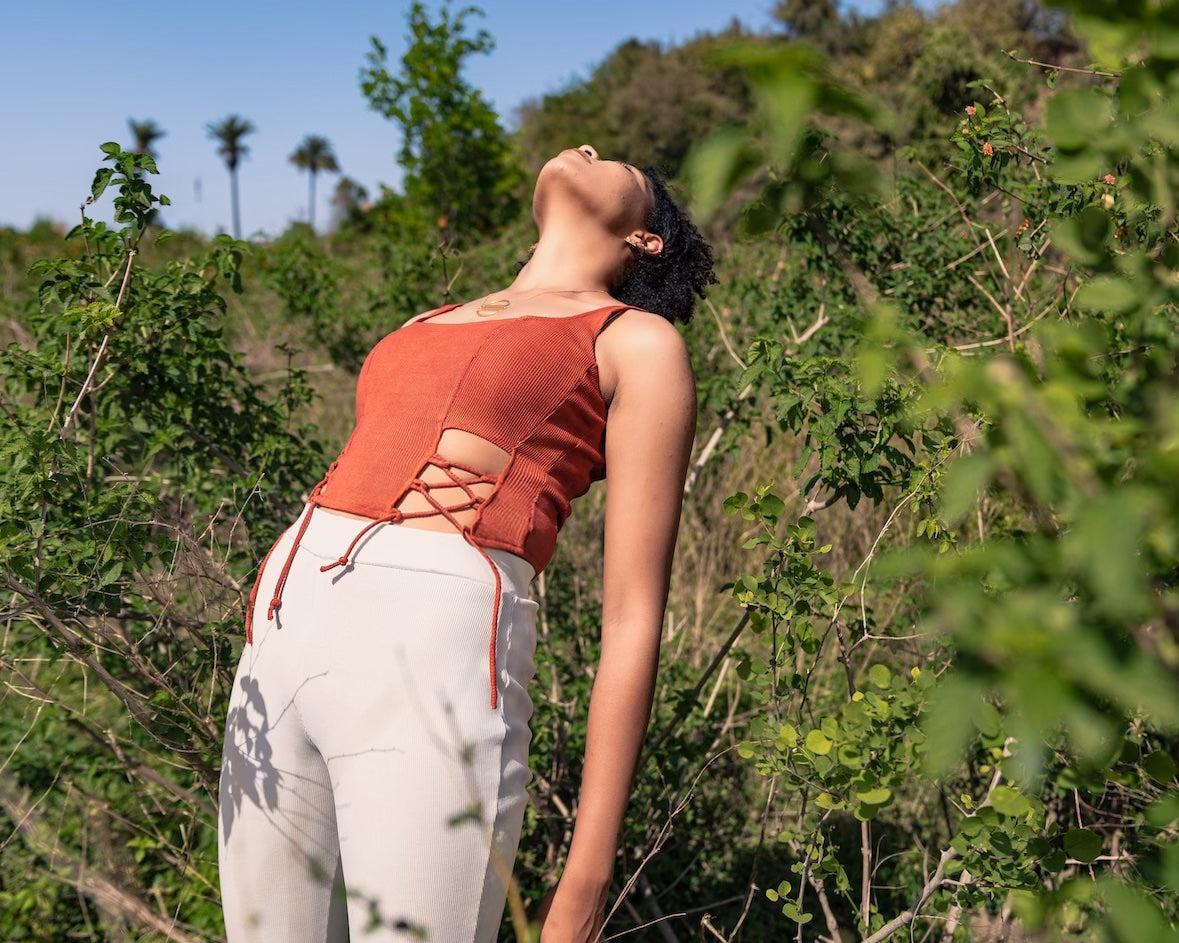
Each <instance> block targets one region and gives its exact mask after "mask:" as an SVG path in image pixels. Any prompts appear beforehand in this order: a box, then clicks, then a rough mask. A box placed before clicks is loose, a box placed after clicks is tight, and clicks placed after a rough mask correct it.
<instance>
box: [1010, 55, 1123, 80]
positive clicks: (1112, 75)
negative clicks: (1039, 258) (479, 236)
mask: <svg viewBox="0 0 1179 943" xmlns="http://www.w3.org/2000/svg"><path fill="white" fill-rule="evenodd" d="M1003 55H1005V56H1006V57H1007V58H1008V59H1010V60H1011V61H1012V62H1022V63H1023V64H1024V65H1034V66H1037V67H1038V68H1041V69H1052V70H1053V71H1054V72H1075V73H1077V74H1078V75H1099V76H1101V77H1102V78H1106V79H1120V78H1121V77H1122V73H1121V72H1102V71H1101V70H1100V69H1078V68H1075V67H1073V66H1069V65H1060V64H1058V63H1053V62H1040V61H1039V60H1037V59H1021V58H1019V56H1017V55H1015V53H1013V52H1011V51H1010V50H1007V49H1004V50H1003Z"/></svg>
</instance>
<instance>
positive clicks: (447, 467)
mask: <svg viewBox="0 0 1179 943" xmlns="http://www.w3.org/2000/svg"><path fill="white" fill-rule="evenodd" d="M426 464H427V465H432V466H434V467H435V468H437V469H439V470H440V471H442V472H443V473H444V474H445V475H446V477H447V478H449V479H450V481H451V482H452V484H445V483H443V482H437V483H434V484H431V483H430V482H427V481H423V480H422V479H421V477H417V478H414V479H413V480H412V481H411V482H410V484H409V487H408V488H407V489H406V490H407V492H408V491H415V492H417V493H418V494H420V495H421V496H422V497H423V498H425V500H426V501H427V502H428V503H429V504H430V506H431V509H430V510H424V511H410V512H408V513H407V512H405V511H402V510H401V509H400V508H396V507H395V508H391V509H390V510H389V512H388V513H387V514H384V515H382V516H381V517H379V518H376V519H374V520H371V521H369V522H368V523H367V524H365V525H364V527H363V528H361V530H360V533H358V534H357V535H356V536H355V537H353V538H352V542H351V543H350V544H349V545H348V548H347V549H346V550H345V551H344V554H343V556H341V557H340V558H339V559H338V560H335V561H333V562H331V563H328V564H325V565H324V566H321V567H320V568H319V572H321V573H327V572H329V571H330V570H334V569H335V568H336V567H340V566H347V565H348V564H349V562H351V558H352V552H353V551H354V550H355V549H356V547H357V545H358V544H359V543H360V542H361V541H362V540H363V539H364V537H365V535H367V534H368V533H369V532H370V531H371V530H373V529H374V528H376V527H380V526H381V525H383V524H400V523H401V522H402V521H407V520H413V519H414V518H421V517H434V516H435V515H441V516H442V517H445V518H446V519H447V520H448V521H449V522H450V523H451V524H452V525H453V526H454V528H455V530H457V531H458V532H459V533H460V534H461V535H462V537H463V539H464V540H465V541H466V542H467V543H468V544H470V545H471V546H472V547H474V548H475V550H476V551H477V552H478V553H479V556H481V557H482V558H483V559H484V560H485V561H487V565H488V566H489V567H491V572H492V574H493V576H494V577H495V597H494V599H493V600H492V604H491V641H490V646H489V654H488V662H489V672H490V678H491V707H492V709H494V708H495V707H496V706H497V704H498V703H499V685H498V683H497V678H496V674H497V671H496V658H495V648H496V640H497V636H498V632H499V602H500V597H501V595H502V592H503V577H502V576H501V574H500V572H499V567H497V566H496V565H495V561H494V560H492V559H491V556H490V555H489V554H488V553H487V551H486V550H484V549H483V548H482V547H481V546H479V544H478V543H476V542H475V538H474V534H473V532H472V531H473V527H474V525H473V524H463V523H460V522H459V520H458V519H457V518H456V517H455V514H457V513H460V512H462V511H469V510H474V511H475V524H477V523H478V522H479V516H480V513H481V512H482V510H483V504H484V503H485V502H486V501H487V499H488V498H489V497H491V495H480V494H476V493H475V492H474V491H473V490H471V485H476V484H489V485H491V486H492V488H493V493H494V488H495V487H496V486H498V485H499V475H490V474H487V473H485V472H481V471H479V470H478V469H475V468H471V467H470V466H468V465H464V464H462V463H461V462H455V461H451V460H450V459H447V458H443V457H442V456H441V455H437V454H435V455H432V456H430V458H428V459H427V460H426ZM334 468H335V464H334V463H333V465H332V468H329V469H328V475H330V474H331V472H332V469H334ZM455 469H458V470H459V471H462V472H466V473H467V474H469V475H472V476H473V477H471V478H460V477H459V476H458V475H457V474H455V472H454V470H455ZM326 484H327V476H325V477H324V479H323V481H321V482H320V483H319V484H318V485H316V486H315V488H313V489H312V491H311V496H310V498H309V499H308V502H307V503H308V504H309V505H310V509H309V510H308V511H307V514H306V515H305V516H304V518H303V522H302V524H300V526H299V530H298V531H297V532H296V534H295V542H294V544H293V545H292V546H291V551H290V553H289V554H288V555H287V560H286V563H285V564H284V565H283V568H282V572H280V573H279V576H278V582H277V583H276V584H275V587H274V596H273V598H272V599H271V600H270V607H269V609H267V612H266V618H267V619H273V618H274V613H275V612H276V611H278V610H279V609H281V608H282V598H281V597H282V590H283V586H284V585H285V584H286V580H287V574H288V573H289V572H290V569H291V565H292V563H293V562H294V559H295V553H296V551H297V550H298V549H299V542H300V541H301V540H302V539H303V534H304V533H306V531H307V524H308V522H309V521H310V520H311V515H312V513H313V512H314V510H315V507H316V506H317V504H318V502H317V501H316V500H315V499H316V498H317V497H318V496H319V493H320V492H321V491H322V490H323V487H324V485H326ZM437 487H443V488H450V487H458V488H461V489H462V491H463V493H464V494H465V495H466V500H465V501H462V502H460V503H458V504H452V505H444V504H442V502H440V501H439V500H438V499H437V498H435V497H434V495H432V494H431V493H430V489H431V488H437ZM271 549H272V550H273V548H271ZM266 557H267V559H269V557H270V554H267V555H266ZM265 566H266V560H263V561H262V567H263V568H265ZM260 572H261V570H260V571H259V573H260ZM254 589H255V591H256V590H257V584H256V583H255V585H254ZM253 608H254V594H253V593H251V595H250V610H251V611H252V610H253ZM252 640H253V638H252V633H251V630H250V620H249V613H247V616H246V641H247V642H250V641H252Z"/></svg>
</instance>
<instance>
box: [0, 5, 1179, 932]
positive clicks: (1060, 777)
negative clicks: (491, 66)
mask: <svg viewBox="0 0 1179 943" xmlns="http://www.w3.org/2000/svg"><path fill="white" fill-rule="evenodd" d="M775 17H776V20H775V21H776V23H777V24H778V27H777V29H776V31H775V33H774V34H773V35H756V36H755V35H749V34H748V33H746V32H745V31H744V30H742V29H741V28H740V27H739V26H737V25H735V26H734V27H733V28H731V29H730V30H729V31H728V32H726V33H725V34H724V35H720V36H700V37H697V38H696V39H694V40H692V41H690V42H688V43H686V44H684V45H682V46H678V47H674V48H667V47H663V46H659V45H657V44H645V43H640V42H637V41H630V42H627V43H624V44H622V45H621V46H620V47H618V49H617V50H615V51H614V53H612V54H611V55H610V56H609V57H608V58H607V59H606V60H605V61H603V62H602V63H601V64H600V65H599V66H598V67H597V68H596V69H595V70H594V71H593V73H592V74H591V75H590V76H589V77H587V78H586V79H585V80H584V81H582V82H578V83H575V84H573V85H571V86H570V87H568V88H567V89H565V90H563V91H561V92H559V93H556V94H552V95H548V96H545V97H544V98H541V99H538V100H536V101H533V102H531V103H529V104H528V105H527V106H526V107H525V108H523V109H522V110H521V112H520V114H519V116H518V129H517V130H515V131H513V132H511V133H509V132H508V131H506V130H505V125H504V123H503V122H502V121H501V119H500V118H499V116H497V115H495V114H494V112H493V111H491V110H490V109H489V108H488V107H487V106H486V103H485V101H484V100H483V99H482V96H481V95H480V93H479V92H478V90H476V89H473V88H470V87H469V86H467V85H466V84H465V83H464V81H463V79H462V72H461V66H462V62H463V60H464V58H466V57H468V56H470V55H475V54H479V53H481V52H484V51H486V50H487V49H488V48H490V44H491V43H492V42H493V40H492V38H491V37H490V36H487V35H486V34H485V33H482V32H480V31H477V30H476V29H475V27H476V25H477V19H478V11H471V10H467V11H464V12H462V13H458V14H455V13H453V12H452V11H450V10H449V9H444V10H443V12H441V13H440V14H439V18H438V19H433V20H432V19H430V17H429V15H428V14H427V13H426V12H425V10H424V8H423V7H422V6H421V5H419V4H415V5H413V7H412V8H411V10H410V12H409V15H408V17H407V22H408V25H409V34H410V38H411V43H410V48H409V51H408V52H407V53H406V56H405V58H404V59H403V60H402V61H401V62H400V63H394V62H390V61H389V59H388V55H387V50H386V49H385V47H384V46H383V45H382V44H381V42H380V41H379V39H374V41H373V46H372V50H371V52H370V54H369V56H368V57H367V59H366V61H365V63H363V64H360V65H361V69H362V88H361V90H360V92H359V93H360V94H363V95H364V96H365V97H366V98H367V100H368V101H369V102H370V104H372V105H373V107H374V108H376V109H377V110H379V111H381V113H382V114H385V115H386V116H387V117H389V118H390V120H393V121H395V122H397V123H398V124H399V125H400V126H401V128H402V131H403V139H404V140H405V142H406V146H405V149H404V150H403V152H402V154H401V155H400V161H401V163H402V166H403V168H404V169H405V173H406V178H405V179H406V185H405V191H404V192H403V193H383V194H379V195H374V196H373V198H372V199H371V200H370V199H368V198H367V195H364V194H361V193H360V192H358V191H357V190H356V188H355V187H354V186H353V185H351V184H348V185H346V186H343V187H342V188H341V190H340V191H339V194H340V199H339V200H338V203H337V206H338V210H339V212H338V220H337V225H335V227H334V228H333V230H332V231H331V232H330V233H329V234H327V235H317V234H316V233H315V232H314V231H312V229H310V228H309V227H307V226H305V225H296V226H293V227H292V228H291V229H290V230H289V231H288V232H286V233H284V234H282V235H281V236H280V237H278V238H276V239H274V240H273V241H271V242H267V243H261V242H252V243H251V242H245V241H239V240H236V239H232V238H230V237H228V236H218V237H216V238H213V239H205V238H202V237H199V236H196V235H194V234H191V233H178V234H170V233H168V232H166V231H163V230H162V229H161V228H160V227H158V226H157V225H155V220H156V219H157V217H156V216H155V215H154V214H156V213H159V212H161V210H160V206H161V203H160V199H161V198H160V195H159V194H157V193H155V192H154V190H153V189H152V176H153V174H154V172H155V169H156V168H155V162H154V160H153V158H152V157H151V155H150V153H148V152H146V151H145V150H142V149H140V150H138V151H137V150H127V149H124V148H123V147H121V146H120V145H118V144H115V143H109V144H103V145H102V149H101V151H99V149H98V147H97V146H96V149H95V157H96V163H98V164H100V169H99V170H98V171H97V174H96V177H95V179H94V185H93V190H94V196H95V198H96V199H97V198H99V197H100V196H101V195H102V194H103V193H104V192H105V193H107V195H108V196H109V194H112V193H113V194H114V200H115V207H116V222H115V225H114V226H106V225H103V224H100V223H95V222H92V221H89V220H87V221H85V222H83V223H82V224H81V225H80V226H78V227H75V228H74V229H73V230H72V231H71V232H70V233H69V234H68V235H66V234H62V233H59V232H57V231H55V229H54V227H52V226H50V225H48V224H45V225H38V226H37V227H34V229H33V230H31V231H29V232H24V233H20V232H13V231H0V298H2V301H0V318H2V320H0V337H2V339H3V341H4V342H5V343H6V344H7V346H6V347H5V349H4V350H3V352H2V353H0V377H2V379H3V386H2V387H0V407H2V409H3V413H4V422H3V424H0V485H2V487H0V579H2V580H3V587H4V595H3V597H2V600H0V618H2V620H3V621H2V626H3V633H4V635H3V643H2V645H0V681H2V684H0V744H3V745H4V749H3V752H2V755H0V828H2V834H3V835H4V836H5V838H4V841H3V844H2V845H0V848H2V849H3V854H2V855H0V937H2V938H3V939H6V940H13V941H18V940H19V941H36V943H59V941H64V940H111V941H139V940H143V941H157V940H174V941H194V943H195V941H209V943H211V941H216V940H221V939H223V927H222V925H221V918H220V911H219V908H218V891H217V882H216V812H215V806H216V785H217V782H216V780H217V770H218V766H219V763H220V759H219V754H220V740H221V733H222V724H223V718H224V711H225V705H226V703H227V698H228V689H229V685H230V684H231V680H232V671H233V665H234V663H235V659H236V656H237V654H238V653H239V652H240V650H241V646H242V644H243V642H244V639H243V630H242V619H243V612H244V606H245V601H246V598H247V597H248V594H249V588H250V586H251V583H252V578H253V574H254V572H255V568H256V566H257V563H258V561H259V559H260V557H261V554H262V553H263V552H264V551H265V549H266V547H267V546H269V544H270V542H271V541H272V540H273V539H274V538H275V536H276V535H277V534H278V533H279V532H280V530H281V529H282V528H283V527H285V526H286V524H287V523H288V522H289V521H290V520H291V519H292V518H293V516H294V514H295V513H296V511H297V508H298V506H299V504H300V502H301V501H302V500H303V498H304V497H305V495H306V492H307V490H308V489H309V488H310V487H311V486H312V485H313V484H314V483H315V482H316V481H317V480H318V479H319V477H320V475H321V474H322V472H323V469H324V468H325V467H326V464H327V462H328V461H329V460H330V458H331V456H332V455H334V454H335V451H336V450H337V449H338V448H339V447H340V446H341V445H342V443H343V441H344V438H345V437H346V435H347V432H348V430H349V428H350V413H351V395H352V387H353V384H354V381H355V373H356V371H357V370H358V368H359V365H360V363H361V362H362V360H363V358H364V356H365V354H366V352H367V351H368V349H369V348H370V346H371V345H372V343H374V342H375V341H376V340H377V339H378V338H380V337H381V336H383V335H384V334H385V333H387V332H388V331H390V330H392V329H394V328H396V327H398V326H399V325H400V324H401V323H403V322H404V321H405V320H406V319H407V318H409V317H410V316H412V315H414V314H416V313H418V312H420V311H422V310H425V309H428V308H431V307H434V306H436V305H439V304H442V303H444V302H446V301H447V300H449V299H452V298H462V297H469V296H475V295H478V294H482V293H484V292H486V291H488V290H490V289H491V288H493V287H496V286H499V285H502V284H504V283H505V282H506V281H508V280H509V279H510V278H511V277H512V274H513V273H514V271H515V268H516V265H517V264H518V262H519V261H520V260H521V259H522V258H524V256H525V255H526V253H527V251H528V250H527V247H528V244H529V243H530V242H531V241H532V240H533V238H534V230H533V228H532V224H531V221H530V219H529V218H528V216H527V209H526V207H527V202H528V201H527V196H528V193H527V181H528V180H529V179H531V175H532V174H534V173H535V171H536V169H537V168H538V167H539V166H540V164H541V163H542V162H543V160H545V159H546V158H547V156H549V155H551V154H552V153H553V152H555V151H556V150H559V149H561V148H563V147H566V146H570V145H575V144H578V143H581V142H583V141H589V142H591V143H593V144H594V145H595V146H596V147H597V148H598V149H599V151H600V152H602V153H603V154H604V155H608V156H615V155H616V156H620V157H624V158H625V159H627V160H629V161H631V162H634V163H637V164H640V165H646V164H653V165H660V166H662V167H664V168H666V171H667V172H668V173H669V174H670V175H671V176H672V177H673V178H674V179H675V180H676V185H677V188H678V190H679V192H680V193H682V194H683V195H684V196H685V198H686V199H689V200H690V201H691V202H692V204H693V206H694V207H695V210H696V212H697V215H698V217H699V218H700V220H701V222H702V225H704V226H705V228H707V230H708V231H709V233H710V234H711V237H712V238H713V240H714V242H715V244H716V246H717V251H718V263H719V264H718V274H719V275H720V277H721V283H720V284H719V285H718V286H716V288H715V290H714V291H713V292H712V293H711V295H710V298H709V300H708V302H707V303H706V304H703V305H701V306H700V308H699V310H698V313H697V317H696V319H695V320H694V322H693V323H692V324H691V325H690V326H688V327H687V328H685V337H686V338H687V339H688V342H689V346H690V348H691V351H692V356H693V363H694V366H695V369H696V372H697V376H698V383H699V391H700V403H699V405H700V415H699V423H698V428H699V433H698V439H697V442H696V447H695V451H694V455H693V461H692V466H691V469H690V474H689V479H688V482H687V486H686V489H685V498H684V520H683V526H682V530H681V534H680V540H679V546H678V550H677V559H676V565H675V572H674V574H673V582H672V591H671V599H670V602H669V606H668V613H667V619H666V626H665V634H664V647H663V652H664V657H663V667H662V669H661V674H660V680H659V690H658V693H657V697H656V706H655V710H654V717H653V720H652V727H651V735H650V738H649V742H648V747H647V750H646V753H645V755H644V758H643V761H642V765H641V769H640V774H639V777H638V781H637V783H636V786H635V795H634V799H633V802H632V805H631V808H630V813H629V816H628V824H627V829H626V834H625V839H624V844H623V847H622V849H621V850H620V853H619V859H618V864H617V868H616V888H615V890H616V896H615V900H614V903H613V914H612V917H611V919H610V921H609V923H608V924H607V935H615V934H619V935H620V934H624V933H625V934H627V937H626V938H631V939H635V940H656V939H658V940H661V941H663V943H677V941H680V943H686V941H688V940H720V941H735V940H739V939H743V940H748V941H761V940H767V941H768V940H783V939H795V940H798V941H831V943H843V941H851V940H858V941H868V943H881V941H884V940H894V941H900V940H929V941H942V943H951V941H967V940H979V941H989V940H1000V939H1003V940H1034V941H1045V943H1047V941H1059V940H1068V941H1078V943H1080V941H1117V943H1152V941H1160V943H1161V941H1173V940H1179V931H1177V929H1176V920H1177V919H1179V783H1177V781H1176V773H1177V772H1179V765H1177V762H1176V758H1177V757H1179V686H1177V684H1176V673H1177V671H1179V500H1176V499H1177V497H1179V485H1177V484H1176V483H1177V482H1179V395H1177V393H1179V389H1177V386H1179V363H1177V356H1179V332H1177V330H1176V329H1177V327H1179V308H1177V307H1176V303H1177V301H1179V244H1177V240H1176V232H1177V225H1176V193H1177V192H1179V155H1177V153H1176V148H1177V147H1179V104H1177V103H1176V101H1177V99H1176V92H1177V91H1179V89H1177V88H1176V86H1177V84H1179V78H1176V77H1177V76H1179V0H1151V2H1145V0H1142V2H1129V3H1127V2H1115V0H1088V2H1082V0H1060V2H1059V3H1057V4H1054V5H1053V6H1051V7H1047V6H1041V5H1038V4H1035V3H1032V2H1029V0H981V2H967V0H961V2H959V3H956V4H950V5H947V6H944V7H942V8H941V9H939V10H937V11H935V12H923V11H922V10H920V9H917V8H915V7H912V6H909V5H905V4H890V5H888V6H887V10H886V12H884V13H882V14H880V15H879V16H876V17H863V16H857V15H846V14H841V13H840V12H839V10H838V8H837V7H836V6H835V5H834V4H833V3H832V2H829V0H783V2H781V3H779V4H778V5H777V8H776V13H775ZM443 65H445V67H443ZM472 128H475V129H477V133H471V129H472ZM464 129H465V130H464ZM456 142H461V144H462V148H461V154H460V153H459V148H458V143H456ZM98 143H99V142H96V145H97V144H98ZM452 147H453V148H455V149H456V150H454V151H452V150H449V148H452ZM480 148H482V150H480ZM460 170H462V175H461V176H460V173H459V172H460ZM313 185H314V182H313V180H312V186H313ZM163 212H165V213H166V209H165V210H164V211H163ZM538 356H543V352H538ZM521 366H522V367H526V365H521ZM603 497H604V491H603V490H602V488H601V487H598V488H596V489H595V490H593V491H591V492H590V494H589V495H587V496H586V497H585V498H583V499H582V500H581V501H580V502H579V505H578V506H577V507H576V508H575V513H574V516H573V517H572V519H571V520H570V521H569V522H568V524H567V525H566V532H565V533H564V535H563V538H562V543H561V546H560V548H559V550H558V553H557V556H556V557H555V558H554V561H553V563H552V564H551V565H550V567H549V569H548V570H546V572H545V573H544V574H543V576H542V577H541V578H539V579H538V580H537V582H536V583H535V585H534V591H535V598H536V599H537V600H538V602H539V603H540V607H541V608H540V638H539V651H538V675H537V679H536V682H535V687H534V691H533V694H534V700H535V702H536V704H537V713H536V715H535V717H534V721H533V730H534V739H533V755H532V765H533V769H534V772H535V780H534V783H533V786H532V795H533V802H532V804H531V806H530V808H529V811H528V814H527V819H526V823H525V834H524V837H523V839H522V842H521V852H520V856H519V860H518V862H517V870H516V881H517V888H516V900H515V904H516V914H517V916H519V914H520V913H525V914H527V913H531V911H532V909H533V908H534V906H535V904H536V903H537V902H538V901H539V900H540V898H541V897H542V896H543V894H544V893H545V891H546V889H547V888H548V887H549V886H551V883H552V882H553V881H554V880H555V878H556V876H557V875H558V874H559V871H560V866H561V861H562V855H563V853H564V850H565V849H566V847H567V842H568V838H569V834H570V830H571V825H572V822H573V819H574V817H575V816H576V813H577V786H578V782H579V764H580V757H581V753H582V747H583V745H584V734H585V714H586V707H587V703H588V697H589V691H590V687H591V685H592V682H593V665H594V664H595V661H596V646H597V634H598V633H597V620H598V618H599V608H598V603H599V601H600V598H599V592H600V560H601V544H602V541H601V517H602V511H603V505H604V502H603ZM456 827H473V826H470V825H469V824H468V826H464V825H461V824H460V825H457V826H456ZM399 866H406V867H412V866H413V862H400V863H399ZM527 934H528V929H527V927H526V926H525V925H524V924H522V923H521V922H520V921H519V920H516V921H512V920H509V919H505V923H504V927H503V931H502V939H504V940H513V939H516V940H520V939H523V938H525V937H526V936H527Z"/></svg>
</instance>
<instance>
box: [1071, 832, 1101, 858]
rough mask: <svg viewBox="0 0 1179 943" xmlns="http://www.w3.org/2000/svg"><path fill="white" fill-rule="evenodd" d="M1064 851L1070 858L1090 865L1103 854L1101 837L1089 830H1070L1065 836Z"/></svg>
mask: <svg viewBox="0 0 1179 943" xmlns="http://www.w3.org/2000/svg"><path fill="white" fill-rule="evenodd" d="M1064 850H1065V852H1066V853H1067V854H1068V856H1069V857H1070V858H1076V859H1077V861H1080V862H1083V863H1084V864H1088V863H1089V862H1091V861H1092V860H1093V859H1094V858H1096V857H1097V856H1098V855H1100V854H1101V836H1099V835H1098V834H1097V833H1096V832H1092V831H1090V830H1089V829H1087V828H1070V829H1069V830H1068V831H1067V832H1065V835H1064Z"/></svg>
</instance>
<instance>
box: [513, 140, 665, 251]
mask: <svg viewBox="0 0 1179 943" xmlns="http://www.w3.org/2000/svg"><path fill="white" fill-rule="evenodd" d="M555 193H561V194H564V195H567V196H570V197H573V198H574V204H575V208H576V210H577V212H579V213H580V214H583V215H585V214H588V215H589V216H591V217H594V218H597V219H599V220H600V221H601V223H602V224H603V226H604V228H606V229H608V230H610V231H611V232H613V233H614V234H615V235H618V236H620V237H623V238H625V237H626V236H627V235H628V234H629V233H631V232H633V231H635V230H636V229H642V228H643V227H644V226H645V225H646V222H647V217H648V215H649V214H650V212H651V209H652V207H653V206H654V203H655V195H654V193H653V191H652V189H651V184H650V182H649V181H648V180H647V178H646V176H645V175H644V174H643V172H642V171H641V170H639V169H638V168H636V167H632V166H631V165H630V164H628V163H626V162H625V161H620V160H602V159H601V158H600V157H599V156H598V152H597V151H596V150H594V149H593V147H592V146H590V145H589V144H583V145H581V147H577V148H570V149H568V150H565V151H562V152H561V153H560V154H558V155H557V156H556V157H554V158H552V159H551V160H549V161H548V163H546V164H545V165H544V167H543V168H541V171H540V175H539V176H538V177H537V180H536V193H535V195H534V197H533V215H534V216H536V220H537V223H538V224H539V223H540V222H541V220H542V217H543V216H544V214H545V213H546V212H547V211H548V209H549V198H550V197H551V196H553V195H554V194H555ZM553 205H557V204H556V201H554V203H553Z"/></svg>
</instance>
